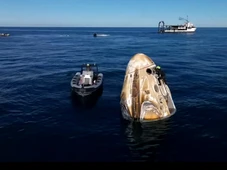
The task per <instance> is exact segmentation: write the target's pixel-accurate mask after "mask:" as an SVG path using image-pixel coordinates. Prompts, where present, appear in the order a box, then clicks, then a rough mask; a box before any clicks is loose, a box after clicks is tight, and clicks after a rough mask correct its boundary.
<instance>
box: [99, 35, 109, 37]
mask: <svg viewBox="0 0 227 170" xmlns="http://www.w3.org/2000/svg"><path fill="white" fill-rule="evenodd" d="M108 36H110V35H109V34H97V37H108Z"/></svg>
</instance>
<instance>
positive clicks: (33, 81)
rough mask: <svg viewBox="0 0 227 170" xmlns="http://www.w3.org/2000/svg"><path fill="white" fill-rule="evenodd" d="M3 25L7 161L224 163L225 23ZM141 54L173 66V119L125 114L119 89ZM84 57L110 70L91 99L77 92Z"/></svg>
mask: <svg viewBox="0 0 227 170" xmlns="http://www.w3.org/2000/svg"><path fill="white" fill-rule="evenodd" d="M0 32H7V33H10V34H11V36H10V37H0V161H2V162H3V161H127V162H129V161H152V162H161V161H168V162H174V161H227V157H226V151H227V130H226V129H227V123H226V120H227V104H226V103H227V81H226V80H227V69H226V68H227V28H198V29H197V31H196V32H195V33H191V34H158V33H157V29H156V28H12V27H11V28H6V27H5V28H3V27H2V28H0ZM95 32H96V33H98V34H103V36H101V37H96V38H94V37H93V33H95ZM105 35H106V36H105ZM136 53H144V54H146V55H148V56H150V57H151V58H152V59H153V60H154V61H155V63H156V64H158V65H161V67H162V68H163V70H164V71H165V72H166V78H167V82H168V84H169V87H170V90H171V92H172V96H173V99H174V102H175V105H176V107H177V112H176V113H175V115H173V116H172V117H170V118H169V119H166V120H163V121H158V122H153V123H146V124H135V123H130V122H127V121H124V120H123V119H122V116H121V111H120V105H119V102H120V92H121V87H122V84H123V79H124V73H125V69H126V66H127V63H128V61H129V60H130V58H131V57H132V56H133V55H134V54H136ZM82 63H97V64H98V65H99V70H100V71H101V72H102V73H103V74H104V89H103V93H102V95H101V96H99V97H98V98H97V99H96V100H93V102H92V103H90V105H88V103H86V101H85V102H84V103H82V102H78V101H76V100H74V99H73V98H72V97H71V93H70V81H71V78H72V77H73V75H74V74H75V72H77V71H78V70H79V69H80V65H81V64H82Z"/></svg>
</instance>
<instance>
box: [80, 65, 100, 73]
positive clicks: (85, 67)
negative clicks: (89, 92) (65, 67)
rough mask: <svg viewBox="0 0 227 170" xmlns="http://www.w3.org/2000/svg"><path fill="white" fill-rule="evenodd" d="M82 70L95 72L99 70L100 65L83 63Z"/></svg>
mask: <svg viewBox="0 0 227 170" xmlns="http://www.w3.org/2000/svg"><path fill="white" fill-rule="evenodd" d="M82 71H94V72H95V73H97V72H98V66H97V65H96V64H83V65H82V66H81V72H82Z"/></svg>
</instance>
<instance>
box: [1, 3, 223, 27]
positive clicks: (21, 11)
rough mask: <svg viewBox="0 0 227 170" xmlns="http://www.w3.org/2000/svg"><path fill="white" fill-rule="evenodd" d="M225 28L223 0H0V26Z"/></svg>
mask: <svg viewBox="0 0 227 170" xmlns="http://www.w3.org/2000/svg"><path fill="white" fill-rule="evenodd" d="M187 15H188V17H189V20H190V21H191V22H192V23H193V24H194V25H195V26H198V27H227V0H0V16H1V17H0V26H92V27H96V26H97V27H113V26H114V27H134V26H135V27H156V26H157V25H158V22H159V21H161V20H164V21H165V23H166V24H181V23H182V21H180V20H178V18H179V17H186V16H187Z"/></svg>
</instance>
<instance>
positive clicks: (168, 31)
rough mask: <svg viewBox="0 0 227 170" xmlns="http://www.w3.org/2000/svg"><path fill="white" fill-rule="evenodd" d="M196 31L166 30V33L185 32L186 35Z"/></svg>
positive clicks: (193, 29) (194, 29)
mask: <svg viewBox="0 0 227 170" xmlns="http://www.w3.org/2000/svg"><path fill="white" fill-rule="evenodd" d="M195 31H196V28H191V29H186V30H164V32H165V33H175V32H176V33H182V32H185V33H187V32H188V33H191V32H195Z"/></svg>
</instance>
